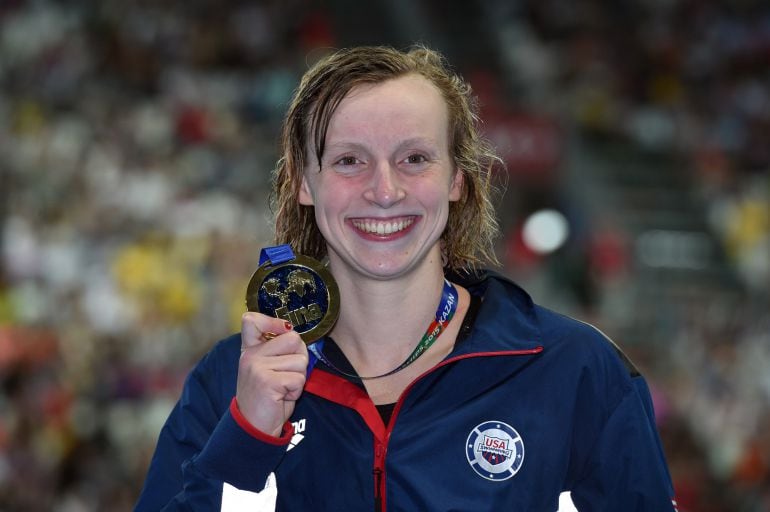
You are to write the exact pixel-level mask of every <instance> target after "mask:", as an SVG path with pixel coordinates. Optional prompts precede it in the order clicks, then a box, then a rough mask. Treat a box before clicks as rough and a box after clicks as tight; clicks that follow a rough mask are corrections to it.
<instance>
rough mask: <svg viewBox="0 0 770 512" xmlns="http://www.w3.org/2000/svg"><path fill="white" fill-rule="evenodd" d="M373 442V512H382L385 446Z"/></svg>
mask: <svg viewBox="0 0 770 512" xmlns="http://www.w3.org/2000/svg"><path fill="white" fill-rule="evenodd" d="M375 442H376V443H377V445H376V446H375V448H374V469H372V475H374V510H375V512H383V510H384V509H383V495H384V487H385V481H384V478H383V476H384V474H385V446H384V445H382V444H381V443H380V442H379V441H375Z"/></svg>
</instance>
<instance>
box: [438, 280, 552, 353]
mask: <svg viewBox="0 0 770 512" xmlns="http://www.w3.org/2000/svg"><path fill="white" fill-rule="evenodd" d="M446 277H447V279H449V280H450V281H452V282H454V283H457V284H459V285H460V286H463V287H465V288H466V289H468V291H469V292H470V293H471V294H473V295H475V296H477V297H480V298H481V300H482V302H481V307H480V309H479V312H478V315H477V316H476V321H475V323H474V326H473V329H472V330H471V332H470V334H469V336H468V338H467V339H466V340H465V341H463V342H462V343H460V344H459V345H458V346H457V347H456V348H455V350H454V351H453V353H452V355H461V354H467V353H474V352H498V351H517V350H531V349H535V348H537V347H540V346H542V336H541V330H540V325H539V320H538V317H537V313H536V307H535V304H534V303H533V301H532V298H531V297H530V296H529V295H528V294H527V292H525V291H524V290H523V289H521V288H520V287H519V286H518V285H516V284H515V283H514V282H513V281H511V280H510V279H508V278H507V277H504V276H503V275H501V274H499V273H497V272H495V271H492V270H478V271H461V272H448V273H447V274H446ZM450 357H451V356H450Z"/></svg>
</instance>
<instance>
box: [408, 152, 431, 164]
mask: <svg viewBox="0 0 770 512" xmlns="http://www.w3.org/2000/svg"><path fill="white" fill-rule="evenodd" d="M427 161H428V159H427V158H426V157H425V155H421V154H420V153H414V154H411V155H409V156H408V157H406V159H405V160H404V162H406V163H408V164H423V163H425V162H427Z"/></svg>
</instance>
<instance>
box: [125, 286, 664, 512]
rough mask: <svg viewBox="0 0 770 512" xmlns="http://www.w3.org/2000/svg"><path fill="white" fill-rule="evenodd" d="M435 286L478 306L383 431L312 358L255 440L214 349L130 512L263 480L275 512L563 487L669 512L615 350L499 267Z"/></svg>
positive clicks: (541, 492)
mask: <svg viewBox="0 0 770 512" xmlns="http://www.w3.org/2000/svg"><path fill="white" fill-rule="evenodd" d="M449 277H450V279H451V280H452V281H454V282H457V283H458V284H461V285H462V286H465V287H466V288H468V290H469V291H470V292H471V294H473V295H475V296H477V297H480V298H481V306H480V308H479V310H478V314H477V316H476V319H475V322H474V323H473V325H472V327H471V328H470V330H469V332H467V333H465V334H463V333H461V336H462V342H460V343H457V344H456V346H455V348H454V350H453V351H452V352H451V353H450V354H449V355H448V356H447V357H446V358H445V359H444V361H442V362H441V363H440V364H438V365H437V366H436V367H434V368H433V369H431V370H430V371H428V372H426V373H425V374H423V375H422V376H421V377H420V378H418V379H417V380H416V381H415V382H413V383H412V384H411V385H410V386H409V387H408V388H407V389H406V390H405V391H404V393H403V394H402V396H401V397H400V399H399V400H398V402H397V404H396V406H395V409H394V411H393V415H392V417H391V419H390V422H389V424H388V425H384V424H383V422H382V420H381V418H380V415H379V414H378V412H377V410H376V408H375V406H374V404H373V403H372V401H371V400H370V399H369V397H368V396H367V394H366V392H365V390H364V389H363V387H362V386H361V385H360V381H351V380H350V379H346V378H344V377H342V376H340V375H339V374H337V373H336V372H334V371H333V370H332V369H330V368H328V367H326V366H324V364H323V363H321V362H319V363H318V364H317V365H316V367H315V368H314V369H313V371H312V372H311V374H310V376H309V378H308V381H307V383H306V386H305V391H304V393H303V394H302V397H301V398H300V399H299V400H298V402H297V405H296V408H295V410H294V413H293V415H292V417H291V419H290V421H289V422H287V424H286V427H285V429H284V434H283V435H282V437H280V438H276V437H272V436H268V435H267V434H264V433H262V432H259V431H258V430H256V429H255V428H253V427H252V426H251V425H249V424H248V422H247V421H246V420H245V418H243V417H242V416H241V415H240V413H239V411H238V409H237V406H236V405H235V402H234V396H235V385H236V378H237V371H238V358H239V356H240V336H239V335H234V336H231V337H229V338H227V339H225V340H223V341H221V342H220V343H218V344H217V345H216V346H215V347H214V348H213V349H212V350H211V351H210V352H209V353H208V354H207V355H206V356H205V357H204V358H203V359H202V360H201V361H200V362H199V363H198V365H197V366H196V367H195V368H194V370H193V371H192V372H191V373H190V375H189V376H188V378H187V381H186V383H185V386H184V390H183V392H182V396H181V398H180V399H179V402H178V403H177V404H176V406H175V407H174V409H173V411H172V413H171V415H170V416H169V418H168V420H167V422H166V424H165V426H164V427H163V429H162V431H161V433H160V438H159V440H158V445H157V448H156V452H155V455H154V457H153V459H152V463H151V465H150V469H149V472H148V475H147V480H146V482H145V486H144V489H143V491H142V494H141V496H140V498H139V501H138V503H137V506H136V510H137V511H158V510H191V511H192V510H196V511H198V510H200V511H204V510H205V511H219V510H223V509H226V508H228V507H223V501H226V502H227V503H228V504H230V503H232V502H231V501H230V500H229V498H228V497H227V496H229V494H230V493H231V492H232V491H233V490H238V491H237V492H245V493H246V494H249V492H258V491H260V490H262V489H263V488H264V487H265V484H266V482H267V481H268V476H269V475H273V476H271V481H273V482H275V484H277V493H278V494H277V503H276V509H277V510H279V511H311V510H312V511H346V512H354V511H367V510H368V511H373V510H382V511H389V512H393V511H487V510H506V511H514V510H516V511H544V512H552V511H555V510H557V507H558V505H557V500H558V497H559V494H560V493H561V492H564V491H571V495H572V500H573V502H574V504H575V506H576V507H577V508H578V510H580V511H612V512H618V511H622V512H633V511H650V512H667V511H668V512H670V511H673V510H675V506H674V505H673V504H672V498H673V490H672V485H671V479H670V476H669V473H668V469H667V467H666V462H665V458H664V455H663V451H662V449H661V444H660V440H659V438H658V434H657V431H656V428H655V423H654V415H653V410H652V403H651V400H650V394H649V390H648V389H647V385H646V383H645V381H644V379H643V378H642V377H641V376H640V375H639V374H638V373H637V372H636V371H635V369H634V368H633V366H631V365H630V363H628V361H627V360H626V359H625V357H624V356H623V355H622V353H620V351H619V350H618V349H617V347H615V346H614V345H613V344H612V342H611V341H609V340H608V339H607V338H606V337H605V336H603V335H602V334H601V333H600V332H599V331H597V330H596V329H594V328H593V327H591V326H589V325H587V324H584V323H581V322H578V321H575V320H573V319H570V318H568V317H565V316H562V315H559V314H556V313H554V312H552V311H549V310H548V309H545V308H542V307H540V306H538V305H536V304H533V302H532V300H531V299H530V298H529V296H528V295H527V294H526V293H525V292H523V291H522V290H521V289H520V288H519V287H517V286H516V285H515V284H513V283H511V282H510V281H508V280H506V279H504V278H502V277H500V276H499V275H497V274H494V273H482V274H480V275H478V276H476V275H472V276H470V277H468V276H464V277H458V276H456V275H453V276H449ZM273 479H274V480H273ZM275 484H273V485H275ZM272 491H273V492H274V491H275V489H274V488H273V489H272ZM263 494H264V493H263ZM223 496H224V498H223Z"/></svg>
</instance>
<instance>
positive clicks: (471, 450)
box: [465, 421, 524, 481]
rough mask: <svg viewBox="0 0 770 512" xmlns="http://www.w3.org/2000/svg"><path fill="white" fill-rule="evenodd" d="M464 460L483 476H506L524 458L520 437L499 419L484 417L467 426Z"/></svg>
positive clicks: (510, 473)
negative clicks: (475, 423)
mask: <svg viewBox="0 0 770 512" xmlns="http://www.w3.org/2000/svg"><path fill="white" fill-rule="evenodd" d="M465 455H466V456H467V457H468V464H470V465H471V467H472V468H473V470H474V471H475V472H476V473H478V474H479V476H481V477H483V478H486V479H487V480H495V481H501V480H507V479H509V478H511V477H512V476H513V475H515V474H516V473H517V472H518V471H519V469H521V465H522V463H523V462H524V441H523V440H522V439H521V436H520V435H519V433H518V432H516V430H515V429H514V428H513V427H511V426H510V425H508V424H506V423H503V422H502V421H485V422H484V423H482V424H480V425H477V426H476V427H474V429H473V430H471V433H470V435H469V436H468V441H467V442H466V443H465Z"/></svg>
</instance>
